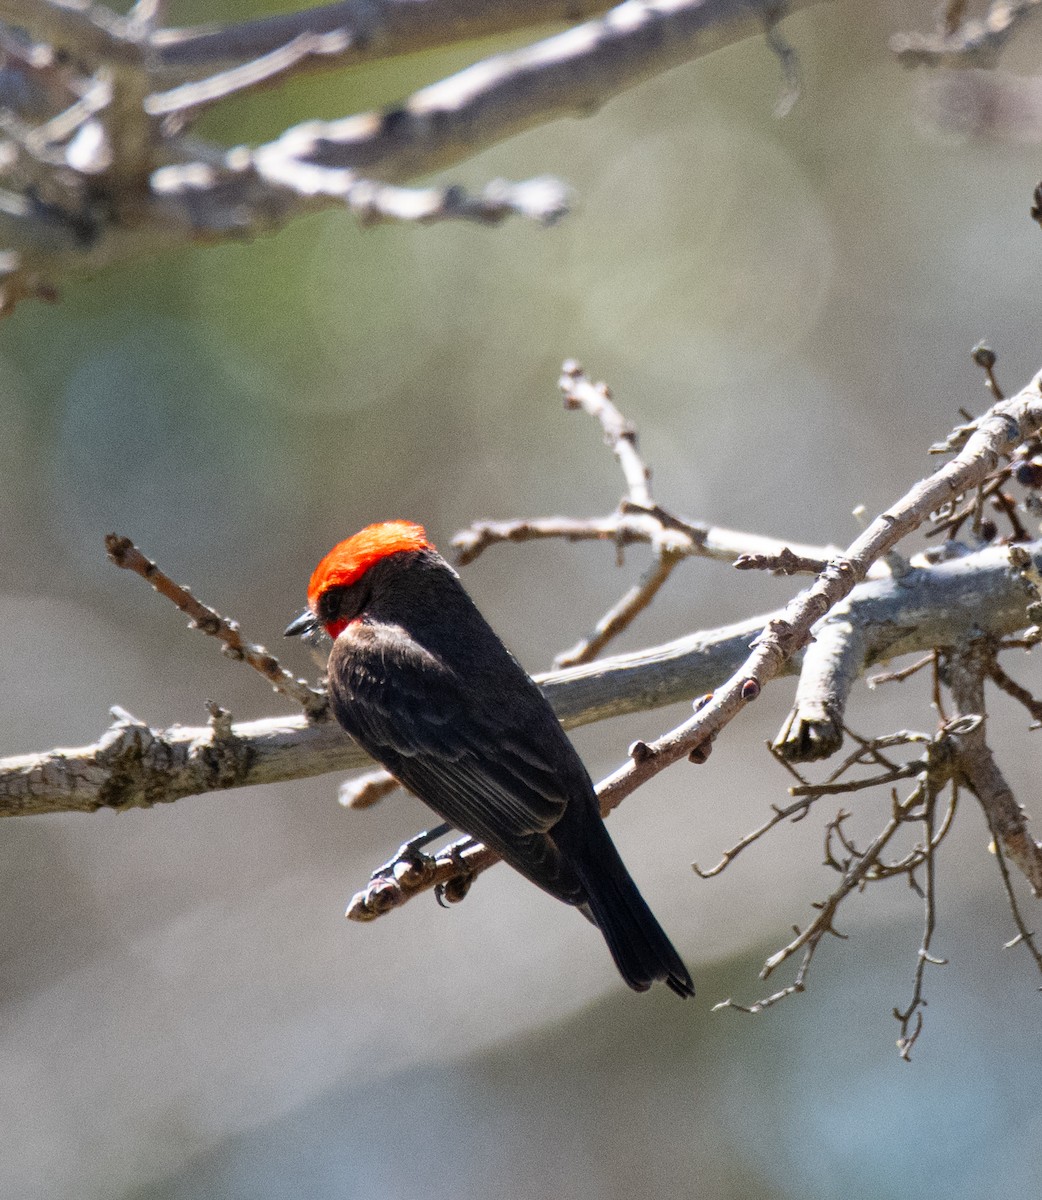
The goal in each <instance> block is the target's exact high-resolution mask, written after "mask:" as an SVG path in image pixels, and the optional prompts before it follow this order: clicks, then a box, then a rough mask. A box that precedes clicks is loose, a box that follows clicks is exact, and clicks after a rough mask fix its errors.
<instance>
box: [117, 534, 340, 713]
mask: <svg viewBox="0 0 1042 1200" xmlns="http://www.w3.org/2000/svg"><path fill="white" fill-rule="evenodd" d="M105 549H106V550H107V551H108V556H109V559H110V560H111V561H112V562H114V563H115V564H116V566H117V567H122V568H123V569H124V570H127V571H133V572H134V574H135V575H140V576H141V578H142V579H144V580H146V582H148V583H150V584H151V585H152V587H153V588H155V590H156V591H157V592H158V593H159V594H160V595H161V596H164V597H165V598H166V599H167V600H169V601H170V602H171V603H172V604H174V605H175V606H176V607H177V608H178V609H180V610H181V612H183V613H184V614H185V615H186V616H187V617H189V618H190V619H191V626H190V628H192V629H198V630H199V631H200V633H205V634H208V635H209V636H210V637H215V638H217V639H218V641H219V642H221V651H222V653H224V654H226V655H227V656H228V657H229V658H234V659H237V660H239V661H240V662H244V663H246V664H247V665H248V666H251V667H252V668H253V669H254V670H255V671H258V672H259V673H260V674H261V675H263V676H264V678H265V679H266V680H267V681H268V682H269V683H270V684H271V686H272V687H273V688H274V689H275V691H276V692H278V693H279V694H280V695H282V696H286V697H288V698H289V699H290V700H295V701H296V702H297V703H298V704H299V705H300V706H301V708H302V709H303V710H304V713H305V715H306V716H307V717H308V719H309V720H312V721H322V720H325V719H326V718H327V717H328V715H329V706H328V702H327V700H326V695H325V693H324V692H321V691H319V690H318V689H317V688H313V687H309V686H308V684H307V683H306V682H305V680H303V679H297V678H296V676H295V675H291V674H290V672H289V671H287V670H286V669H285V668H284V667H283V666H282V664H281V663H280V662H279V660H278V659H277V658H276V657H275V655H274V654H272V653H271V652H270V651H268V650H265V648H264V647H263V646H258V645H256V644H255V643H253V642H244V641H243V639H242V634H241V632H240V631H239V625H238V623H237V622H236V621H229V620H228V618H227V617H222V616H221V614H220V613H219V612H217V611H216V610H215V609H212V608H210V607H209V605H206V604H203V603H202V602H201V601H199V600H197V599H196V598H195V597H194V596H193V595H192V593H191V592H190V591H188V589H187V588H183V587H181V585H180V584H177V583H174V581H173V580H172V579H171V578H170V576H169V575H167V574H166V573H165V572H163V571H161V570H160V569H159V567H158V565H157V564H156V563H154V562H153V561H152V560H151V559H150V558H146V557H145V556H144V555H143V554H142V553H141V551H140V550H139V549H138V548H137V546H135V545H134V543H133V542H132V541H131V540H130V538H126V537H120V536H119V535H118V534H115V533H110V534H108V535H107V537H106V538H105Z"/></svg>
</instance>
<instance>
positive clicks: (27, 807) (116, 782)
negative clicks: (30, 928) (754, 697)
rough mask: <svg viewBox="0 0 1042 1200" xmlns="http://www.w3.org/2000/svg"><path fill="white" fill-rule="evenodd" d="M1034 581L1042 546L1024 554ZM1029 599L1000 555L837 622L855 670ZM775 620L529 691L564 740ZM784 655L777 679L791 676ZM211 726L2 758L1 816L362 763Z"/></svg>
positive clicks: (710, 663)
mask: <svg viewBox="0 0 1042 1200" xmlns="http://www.w3.org/2000/svg"><path fill="white" fill-rule="evenodd" d="M1025 550H1026V551H1027V552H1029V553H1030V554H1031V556H1032V560H1033V562H1034V563H1035V564H1036V566H1037V567H1039V568H1040V569H1042V541H1040V542H1036V543H1033V544H1032V545H1030V546H1027V547H1025ZM1032 599H1033V595H1032V592H1031V589H1030V587H1029V586H1028V585H1027V584H1026V583H1025V582H1024V579H1023V577H1022V575H1021V574H1020V573H1019V572H1018V571H1016V570H1014V569H1011V567H1010V563H1009V552H1008V550H1007V549H1006V548H1004V547H1001V546H996V547H991V548H989V549H986V550H982V551H980V552H979V553H977V554H972V555H968V556H967V557H965V558H960V559H955V560H953V561H951V562H946V563H942V564H939V565H936V566H930V567H922V568H916V569H914V570H913V571H912V572H911V573H910V574H909V575H907V576H905V577H903V578H902V579H900V580H895V579H893V578H886V579H879V580H870V581H868V582H866V583H863V584H861V585H860V586H859V587H858V588H855V589H854V591H853V592H852V594H851V595H850V597H849V599H848V601H847V603H846V605H845V610H846V613H847V616H846V620H848V621H849V622H850V623H851V626H852V628H853V629H856V631H857V636H858V638H859V640H860V641H861V643H862V644H863V645H864V647H865V653H864V662H863V666H870V665H871V664H873V663H876V662H880V661H882V660H885V659H889V658H891V657H894V656H896V655H900V654H907V653H910V652H915V651H922V650H927V649H932V648H933V647H935V646H937V645H954V644H956V643H958V642H959V641H960V640H962V639H964V638H967V637H971V636H973V635H974V631H977V632H981V633H988V634H991V635H994V636H996V637H1001V636H1004V635H1008V634H1012V633H1015V632H1017V631H1018V630H1020V629H1023V628H1024V627H1025V625H1026V624H1027V623H1028V621H1027V617H1026V615H1025V610H1026V606H1027V605H1028V604H1029V603H1030V602H1031V600H1032ZM777 616H778V614H777V613H765V614H760V615H759V616H755V617H751V618H749V619H747V620H744V621H741V622H739V623H737V624H734V625H728V626H724V627H722V628H719V629H713V630H707V631H705V632H700V633H694V634H689V635H688V636H686V637H683V638H678V639H677V640H676V641H674V642H669V643H667V644H665V645H662V646H654V647H651V648H650V649H647V650H642V651H638V652H636V653H633V654H621V655H617V656H615V657H612V658H605V659H601V660H599V661H597V662H593V663H587V664H584V665H583V666H579V667H571V668H568V669H566V670H562V671H553V672H550V673H549V674H547V675H541V676H537V679H538V681H539V683H540V684H541V686H542V687H543V690H544V691H545V693H546V695H547V698H548V699H549V701H550V703H551V704H552V705H553V708H554V711H555V712H556V713H557V715H558V716H559V717H560V718H561V720H562V722H563V723H564V725H565V726H566V727H567V728H574V727H576V726H580V725H586V724H589V723H591V722H593V721H602V720H605V719H606V718H608V717H613V716H619V715H622V714H624V713H633V712H641V711H644V710H647V709H652V708H658V707H661V706H663V705H667V704H674V703H677V702H683V701H690V700H691V698H692V697H694V696H698V695H701V694H703V693H705V692H709V691H712V690H713V689H714V688H715V687H717V686H718V685H719V683H720V681H721V680H722V679H725V678H726V677H727V676H728V675H730V674H731V673H732V672H734V671H735V670H736V669H737V668H738V667H739V666H740V664H741V663H742V662H743V660H744V659H745V658H746V657H747V655H748V653H749V645H750V643H751V642H752V641H753V639H754V638H755V637H756V636H757V635H758V634H759V633H761V632H762V630H763V628H764V626H765V625H766V624H767V623H768V622H769V621H771V620H773V619H774V618H775V617H777ZM801 661H802V660H801V658H800V656H799V655H797V656H794V657H793V658H792V659H791V660H790V661H789V662H788V663H787V664H786V665H785V666H784V667H783V672H784V673H786V674H792V673H795V672H796V671H798V670H799V668H800V665H801ZM214 724H216V723H215V722H212V723H211V725H209V726H202V727H184V726H174V727H172V728H170V729H166V730H153V729H149V728H148V727H147V726H146V725H145V724H143V723H142V722H139V721H135V720H134V719H133V718H129V717H127V716H126V715H125V714H121V715H120V716H119V717H118V718H117V721H116V723H115V724H114V725H113V727H112V728H111V729H110V730H109V731H108V732H107V733H106V734H105V735H104V736H103V737H102V738H101V739H100V740H99V741H98V742H96V743H95V744H93V745H91V746H83V747H78V748H75V749H56V750H51V751H48V752H46V753H43V754H26V755H19V756H15V757H11V758H5V759H0V815H3V816H22V815H31V814H39V813H54V812H93V811H95V810H97V809H100V808H116V809H120V808H132V807H148V806H149V805H152V804H158V803H167V802H170V801H174V800H178V799H181V798H182V797H185V796H192V795H199V794H202V793H208V792H213V791H220V790H225V789H227V788H231V787H245V786H249V785H253V784H262V783H276V782H279V781H283V780H290V779H303V778H308V777H310V776H314V775H322V774H326V773H328V772H332V771H345V770H349V769H351V768H353V767H360V766H363V765H366V764H368V763H369V759H367V758H366V756H365V755H364V754H363V753H362V752H361V750H359V749H358V747H357V746H355V745H354V743H352V742H351V740H350V739H349V738H348V737H347V735H346V734H345V733H344V732H343V731H342V730H341V729H340V727H339V726H338V725H336V724H335V723H332V722H328V721H327V722H324V723H321V724H309V723H308V722H307V721H306V719H305V718H304V717H303V716H285V717H270V718H266V719H264V720H261V721H245V722H235V723H233V724H232V726H231V733H230V735H228V734H227V733H226V732H222V730H221V729H220V728H216V729H215V728H214V727H213V726H214Z"/></svg>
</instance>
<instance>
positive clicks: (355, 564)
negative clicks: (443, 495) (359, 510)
mask: <svg viewBox="0 0 1042 1200" xmlns="http://www.w3.org/2000/svg"><path fill="white" fill-rule="evenodd" d="M433 549H434V547H433V546H432V545H431V543H430V542H429V541H428V540H427V531H426V530H425V529H424V528H423V526H422V525H417V524H415V523H414V522H413V521H381V522H379V524H376V525H367V526H366V527H365V529H363V530H361V531H360V532H359V533H356V534H355V535H354V536H353V537H349V538H348V539H347V540H346V541H343V542H339V543H338V544H337V545H336V546H334V547H333V549H332V550H330V552H329V553H328V554H327V555H326V556H325V558H324V559H323V560H322V561H321V562H320V563H319V564H318V566H317V567H316V568H315V570H314V572H313V574H312V576H311V582H310V584H308V607H309V608H310V609H311V611H312V612H317V611H318V601H319V597H320V596H322V595H324V594H325V593H326V592H328V591H329V589H330V588H334V587H348V586H350V585H351V584H352V583H355V582H356V581H357V580H359V579H361V578H362V576H363V575H364V574H365V573H366V571H368V570H369V568H370V567H371V566H373V565H374V564H375V563H378V562H379V561H380V560H381V559H383V558H386V557H387V556H388V555H389V554H397V553H399V551H402V550H433Z"/></svg>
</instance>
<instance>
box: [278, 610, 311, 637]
mask: <svg viewBox="0 0 1042 1200" xmlns="http://www.w3.org/2000/svg"><path fill="white" fill-rule="evenodd" d="M317 628H318V617H316V616H315V614H314V613H313V612H312V611H311V609H310V608H305V609H304V611H303V612H302V613H301V614H300V616H299V617H297V619H296V620H295V621H290V623H289V624H288V625H287V626H286V632H285V633H284V634H283V635H282V636H283V637H300V636H301V634H304V633H314V631H315V630H316V629H317Z"/></svg>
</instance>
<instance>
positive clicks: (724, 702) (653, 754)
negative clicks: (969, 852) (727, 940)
mask: <svg viewBox="0 0 1042 1200" xmlns="http://www.w3.org/2000/svg"><path fill="white" fill-rule="evenodd" d="M1040 385H1042V375H1036V377H1035V378H1034V379H1033V380H1032V381H1031V383H1029V384H1028V385H1027V387H1025V388H1024V389H1023V390H1022V391H1021V392H1020V393H1018V394H1017V395H1016V396H1014V397H1012V398H1011V399H1009V400H1002V401H999V402H997V403H996V404H994V405H993V406H992V407H991V408H990V409H989V410H988V412H987V413H985V414H984V415H983V416H982V417H981V418H980V419H979V420H977V421H975V422H972V423H971V424H970V425H968V426H965V427H962V428H960V429H959V430H956V431H955V432H954V433H953V434H952V435H950V436H949V438H948V441H947V443H946V445H951V446H955V445H957V446H958V447H959V449H958V452H957V453H956V455H955V457H954V458H953V459H952V460H951V461H950V462H948V463H947V464H945V465H944V466H943V467H941V468H940V469H939V470H938V471H937V472H935V473H934V474H933V475H932V476H930V477H929V478H927V479H925V480H923V481H921V482H920V483H918V484H916V485H915V486H914V487H913V488H911V489H910V490H909V491H908V492H907V493H906V494H905V495H904V496H903V497H902V498H901V499H900V500H899V501H898V502H897V503H896V504H894V505H893V506H892V507H891V508H889V509H888V510H887V511H886V512H884V513H883V514H881V515H880V516H879V517H877V518H876V520H875V521H873V522H872V524H871V525H869V527H868V528H867V529H866V530H865V531H864V532H863V533H862V534H861V535H860V537H858V538H857V539H856V540H855V541H854V542H853V543H852V544H851V546H850V547H849V548H848V550H847V552H846V554H845V555H843V556H840V557H837V558H834V559H833V560H832V561H831V562H830V563H829V565H828V566H827V568H826V569H825V571H823V572H822V573H821V574H820V575H819V576H818V578H817V580H816V581H815V582H814V584H812V585H811V586H810V587H809V588H807V589H805V590H804V591H803V592H801V593H800V594H799V595H798V596H796V597H795V598H794V599H793V600H792V601H791V602H790V603H789V605H788V606H787V607H786V608H785V609H784V610H782V613H781V614H780V615H777V616H774V617H772V618H771V619H770V620H769V621H768V622H767V623H766V625H765V627H764V628H763V629H762V631H761V632H760V634H759V636H758V637H757V638H756V639H755V640H754V641H753V642H752V653H751V654H748V655H747V656H745V658H744V660H743V661H742V663H741V665H740V666H739V668H738V670H737V671H735V672H734V673H732V675H731V676H730V678H729V679H727V681H726V683H724V684H723V686H722V687H717V688H716V690H714V691H713V692H712V693H711V694H710V695H709V696H707V697H705V698H703V700H702V701H699V702H697V704H696V712H695V715H694V716H693V717H691V718H689V719H688V720H687V721H685V722H683V723H682V724H681V725H679V726H677V727H676V728H675V729H673V730H670V731H669V732H668V733H665V734H663V735H662V736H661V737H659V738H658V739H656V740H655V741H653V742H644V741H641V742H638V743H636V746H637V747H639V753H631V755H630V758H629V760H628V761H627V762H626V763H625V764H624V765H623V766H621V767H620V768H619V769H618V770H617V771H615V772H614V774H612V775H610V776H609V777H608V778H606V779H604V780H602V781H601V783H600V784H599V785H598V788H597V794H598V798H599V800H600V805H601V811H602V812H603V813H605V814H607V813H608V812H610V811H611V810H612V809H613V808H615V807H616V805H618V804H619V803H620V802H621V801H622V800H623V799H625V797H626V796H628V795H629V794H630V793H632V792H633V791H634V790H636V789H637V788H638V787H640V786H641V785H642V784H644V783H646V782H647V781H648V780H649V779H651V778H653V777H654V776H655V775H656V774H658V773H659V771H662V770H664V769H665V768H666V767H667V766H671V765H672V764H673V763H675V762H678V761H679V760H680V759H681V758H692V759H693V760H694V761H699V762H701V761H704V760H705V757H706V755H707V753H708V750H709V748H710V747H711V745H712V742H713V739H714V738H715V737H716V736H717V734H718V733H719V732H720V731H721V730H722V729H723V728H724V727H725V726H726V725H727V724H728V723H729V722H730V721H731V720H732V719H733V718H734V717H735V716H736V715H737V714H738V712H740V711H741V710H742V709H743V708H744V707H745V706H746V705H747V704H748V703H749V702H750V701H751V700H753V699H755V698H756V697H757V696H758V695H759V693H760V691H761V689H762V687H763V686H764V685H765V684H766V683H767V682H768V681H769V680H770V679H772V678H773V677H774V676H775V675H777V674H778V673H780V672H781V670H782V669H783V668H784V667H785V665H786V664H787V663H788V662H789V661H790V660H791V659H792V658H793V656H794V655H795V654H796V653H798V652H799V651H800V650H802V649H803V648H804V647H805V646H806V645H807V643H808V642H809V641H810V640H811V637H812V633H811V631H812V630H813V629H815V627H816V626H818V624H819V622H821V621H822V620H823V619H824V618H826V617H828V616H829V614H830V610H832V609H834V608H835V606H836V605H837V604H839V603H840V602H841V601H843V600H844V599H846V598H847V597H849V596H850V594H851V592H852V591H853V590H854V588H855V587H856V586H857V585H858V584H859V583H861V582H862V581H863V580H864V579H865V576H866V574H867V572H868V568H869V567H870V565H871V564H872V563H873V562H874V561H875V560H876V559H878V558H879V557H880V556H881V555H883V554H886V553H888V552H889V551H890V550H892V549H893V547H894V546H895V545H896V544H897V542H899V541H900V540H901V538H903V537H904V536H906V535H907V534H908V533H910V532H912V531H913V530H914V529H916V528H918V527H919V526H920V525H922V524H923V523H924V522H925V521H927V520H928V519H929V517H930V515H931V513H933V512H936V511H937V510H938V509H939V508H940V507H941V506H942V505H943V504H945V503H947V502H949V501H950V500H951V499H952V498H953V497H954V496H956V495H960V494H963V493H965V492H966V491H968V490H969V489H971V488H973V487H976V486H977V485H978V484H979V483H980V482H981V481H983V480H984V479H986V478H987V476H988V475H989V474H990V472H991V471H993V470H994V469H995V466H996V464H997V462H998V461H999V460H1000V459H1001V458H1002V457H1003V456H1005V455H1009V454H1011V453H1012V452H1013V450H1014V449H1015V448H1016V447H1017V446H1018V445H1019V444H1020V443H1021V442H1023V441H1025V440H1026V439H1028V438H1030V437H1032V436H1033V435H1035V434H1036V433H1037V432H1038V431H1039V429H1040V428H1042V391H1040ZM1001 552H1002V555H1003V558H1004V559H1005V562H1006V564H1007V570H1008V564H1009V552H1008V550H1007V549H1006V548H1002V551H1001ZM954 561H958V560H954ZM946 565H949V566H950V565H951V564H946ZM925 569H927V568H917V569H914V570H912V569H909V570H908V571H907V573H905V574H902V577H901V579H900V581H899V582H898V583H897V584H896V585H895V583H894V582H893V581H891V586H896V587H899V588H900V589H901V590H903V589H904V588H905V587H906V586H908V585H909V581H910V579H911V578H912V577H914V576H915V575H916V574H917V573H918V571H921V570H925ZM935 569H936V568H935ZM863 586H864V587H865V588H866V589H868V590H869V591H871V589H873V588H875V587H878V586H880V585H879V584H878V583H874V582H869V583H864V584H863ZM1020 595H1021V597H1022V598H1023V597H1024V596H1025V591H1024V590H1022V591H1021V592H1020ZM923 615H925V614H922V612H921V616H923ZM830 619H836V614H833V617H832V618H830ZM838 619H840V620H843V621H845V622H848V623H849V622H850V617H849V605H846V606H844V608H843V610H842V611H841V613H840V614H839V617H838ZM1023 619H1024V613H1023V611H1022V613H1021V615H1020V620H1021V621H1023ZM917 624H918V623H917ZM851 628H853V625H852V623H851ZM819 631H820V630H819ZM949 637H950V634H949V635H947V636H942V637H941V638H940V639H935V641H934V643H933V645H934V646H935V647H936V646H937V645H939V644H940V645H947V644H951V643H950V642H949V640H948V638H949ZM867 645H868V644H867V642H865V643H863V644H862V645H859V646H858V649H857V655H855V656H848V655H839V656H835V655H834V656H833V658H838V661H840V662H841V664H842V671H841V672H839V673H837V675H836V687H835V688H834V689H833V692H832V694H835V695H838V694H839V691H840V689H841V685H842V681H843V680H846V679H848V678H849V679H850V680H852V679H853V678H854V677H856V675H857V674H859V673H860V671H863V670H864V667H865V665H866V657H867ZM920 648H921V647H920ZM851 657H854V658H859V660H860V662H859V666H858V667H857V669H856V670H853V671H852V667H851V662H850V659H851ZM846 686H847V688H848V689H849V684H848V685H846ZM843 694H844V696H845V692H844V693H843ZM810 716H811V718H813V714H810ZM800 719H801V720H802V718H800ZM790 720H792V718H790ZM793 757H795V756H793ZM976 761H977V768H976V769H978V770H979V769H981V767H982V764H983V762H984V759H983V758H981V757H980V756H978V758H977V760H976ZM996 769H997V768H996ZM978 782H979V784H980V786H982V787H985V786H987V785H988V782H989V781H986V780H985V779H983V778H982V779H980V780H979V781H978ZM990 783H991V784H995V781H994V780H991V781H990ZM972 786H974V785H973V784H972V783H971V787H972ZM996 788H997V785H996V787H993V788H992V791H993V793H994V795H995V803H996V805H997V806H1000V805H1001V802H1000V799H999V795H998V791H997V790H996ZM1010 799H1012V798H1011V797H1010ZM895 804H896V801H895ZM1003 811H1005V812H1006V813H1007V817H1008V816H1009V813H1008V805H1006V806H1005V807H1004V808H1003ZM895 819H896V818H895ZM898 824H900V822H898ZM895 831H896V826H895V829H893V830H890V832H889V833H886V831H884V833H885V834H886V836H885V838H884V841H883V843H882V844H883V845H885V844H886V842H887V841H889V838H890V837H891V836H892V835H893V832H895ZM880 836H881V837H883V834H881V835H880ZM470 845H471V843H470V841H469V839H464V841H462V842H458V843H454V844H453V845H452V846H450V847H448V848H447V849H446V850H444V851H442V852H441V853H440V854H439V855H438V856H435V858H434V859H433V860H432V862H433V864H434V866H435V868H436V869H442V868H445V869H447V866H446V864H447V863H448V862H451V861H452V860H453V858H458V856H459V855H460V854H461V853H463V852H464V851H466V850H468V849H469V848H470ZM1018 846H1019V849H1020V851H1021V852H1020V853H1019V857H1014V861H1015V862H1017V865H1018V866H1019V867H1020V869H1021V870H1024V871H1025V872H1026V873H1027V874H1028V878H1029V880H1031V882H1032V886H1033V887H1034V886H1035V883H1034V878H1033V874H1034V872H1035V865H1034V858H1033V854H1032V853H1029V852H1028V848H1027V847H1026V846H1024V845H1023V844H1021V843H1018ZM1031 847H1034V843H1033V842H1032V843H1031ZM866 870H867V868H866ZM473 873H474V872H469V874H471V875H472V874H473ZM860 878H861V874H860V873H859V872H858V871H855V872H854V883H853V884H852V885H851V886H855V885H856V884H857V882H858V881H859V880H860ZM379 886H380V897H379V903H380V911H381V912H385V911H388V910H389V909H390V908H392V907H396V906H397V905H398V904H401V903H405V902H406V901H407V900H408V899H410V898H411V897H412V896H413V895H415V894H416V892H417V891H420V890H425V888H426V886H428V885H427V884H426V882H423V883H421V884H420V885H419V886H418V887H417V888H415V889H413V888H412V887H411V886H399V885H398V883H397V881H388V880H387V879H385V878H381V879H380V881H379ZM844 894H845V893H844ZM371 899H374V898H370V897H369V896H368V894H367V892H364V891H363V892H360V893H359V894H358V895H356V896H355V897H354V899H353V900H352V902H351V905H350V906H349V908H348V916H351V917H353V918H355V919H358V920H366V919H369V918H370V917H371V916H374V915H377V914H376V913H375V912H373V911H372V909H371V905H370V900H371ZM806 944H807V940H806V939H804V940H802V941H799V945H798V946H796V947H795V948H796V949H799V948H801V947H803V946H805V945H806ZM816 944H817V942H814V944H813V946H810V947H808V949H809V953H810V954H812V953H813V948H814V946H816ZM793 952H795V951H794V950H790V951H789V953H793ZM787 956H788V955H786V957H787ZM805 965H809V956H808V958H807V960H806V963H805Z"/></svg>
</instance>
